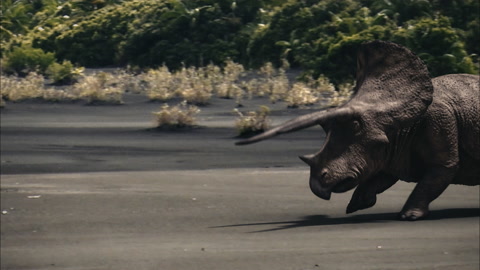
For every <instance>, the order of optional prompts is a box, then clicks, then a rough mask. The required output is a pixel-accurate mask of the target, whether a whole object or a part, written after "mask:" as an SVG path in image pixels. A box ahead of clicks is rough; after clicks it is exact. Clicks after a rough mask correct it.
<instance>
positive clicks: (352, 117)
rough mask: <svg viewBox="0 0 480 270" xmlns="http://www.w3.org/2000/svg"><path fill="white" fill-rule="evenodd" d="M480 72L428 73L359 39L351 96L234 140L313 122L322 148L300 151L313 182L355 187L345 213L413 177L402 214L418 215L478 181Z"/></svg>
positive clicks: (326, 188) (323, 189) (326, 189)
mask: <svg viewBox="0 0 480 270" xmlns="http://www.w3.org/2000/svg"><path fill="white" fill-rule="evenodd" d="M479 84H480V77H479V76H476V75H467V74H451V75H444V76H441V77H437V78H433V79H431V78H430V75H429V72H428V70H427V68H426V66H425V65H424V63H423V62H422V61H421V60H420V59H419V58H418V57H417V56H416V55H415V54H413V53H412V52H411V51H409V50H408V49H406V48H404V47H402V46H400V45H397V44H394V43H390V42H385V41H372V42H368V43H364V44H362V45H361V47H360V50H359V53H358V56H357V74H356V86H355V88H354V95H353V98H352V99H351V100H350V101H349V102H347V103H346V104H344V105H343V106H340V107H337V108H330V109H327V110H322V111H317V112H314V113H310V114H307V115H303V116H300V117H297V118H295V119H293V120H290V121H288V122H286V123H284V124H281V125H280V126H278V127H275V128H273V129H270V130H268V131H266V132H264V133H262V134H259V135H256V136H254V137H251V138H249V139H246V140H243V141H239V142H237V144H238V145H242V144H249V143H254V142H258V141H261V140H264V139H267V138H270V137H273V136H276V135H279V134H282V133H287V132H293V131H297V130H300V129H304V128H308V127H311V126H314V125H317V124H319V125H321V126H322V127H323V129H324V130H325V131H326V134H327V136H326V140H325V144H324V146H323V148H322V149H321V150H320V151H319V152H318V153H316V154H313V155H306V156H301V157H300V158H301V159H302V160H303V161H304V162H305V163H307V164H308V165H309V166H310V189H311V190H312V192H313V193H314V194H315V195H317V196H318V197H320V198H322V199H325V200H329V199H330V196H331V193H332V192H335V193H340V192H346V191H348V190H351V189H353V188H355V187H356V189H355V191H354V192H353V195H352V198H351V200H350V203H349V204H348V206H347V213H352V212H355V211H357V210H361V209H365V208H369V207H372V206H373V205H374V204H375V203H376V200H377V194H379V193H382V192H383V191H385V190H387V189H388V188H390V187H391V186H392V185H393V184H395V183H396V182H397V181H398V180H400V179H401V180H403V181H407V182H416V183H417V185H416V186H415V188H414V190H413V192H412V193H411V194H410V196H409V198H408V200H407V201H406V203H405V205H404V207H403V209H402V210H401V211H400V213H399V218H400V219H402V220H417V219H419V218H423V217H425V216H426V215H427V214H428V212H429V204H430V203H431V202H432V201H433V200H435V199H436V198H437V197H438V196H439V195H440V194H441V193H442V192H443V191H444V190H445V189H446V188H447V187H448V185H450V184H463V185H470V186H474V185H479V184H480V90H479Z"/></svg>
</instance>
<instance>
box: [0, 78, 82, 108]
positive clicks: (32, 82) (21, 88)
mask: <svg viewBox="0 0 480 270" xmlns="http://www.w3.org/2000/svg"><path fill="white" fill-rule="evenodd" d="M0 79H1V81H2V89H1V97H2V101H3V103H4V105H3V106H5V100H7V101H12V102H20V101H24V100H43V101H48V102H62V101H72V100H76V99H77V97H76V96H75V95H73V94H71V93H69V92H67V91H65V90H56V89H53V88H46V87H45V78H44V77H43V76H42V75H39V74H37V73H34V72H31V73H29V74H28V75H27V77H25V78H19V77H12V76H3V75H2V76H1V78H0Z"/></svg>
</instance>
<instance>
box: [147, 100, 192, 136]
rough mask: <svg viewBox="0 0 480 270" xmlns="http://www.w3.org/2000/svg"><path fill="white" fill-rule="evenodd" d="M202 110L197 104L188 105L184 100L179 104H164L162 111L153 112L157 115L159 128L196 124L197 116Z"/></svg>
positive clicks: (175, 127)
mask: <svg viewBox="0 0 480 270" xmlns="http://www.w3.org/2000/svg"><path fill="white" fill-rule="evenodd" d="M199 112H200V109H198V107H197V106H194V105H188V104H187V101H183V102H181V103H180V104H178V105H175V106H173V107H170V106H169V105H168V104H164V105H162V107H161V108H160V111H157V112H152V114H153V115H154V117H155V122H156V124H157V128H161V129H164V128H166V129H178V128H187V127H193V126H194V125H195V124H196V119H195V116H196V115H197V114H198V113H199Z"/></svg>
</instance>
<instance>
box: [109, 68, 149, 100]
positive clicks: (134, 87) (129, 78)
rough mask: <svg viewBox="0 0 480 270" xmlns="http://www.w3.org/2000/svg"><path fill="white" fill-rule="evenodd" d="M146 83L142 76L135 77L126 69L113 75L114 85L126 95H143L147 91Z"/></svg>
mask: <svg viewBox="0 0 480 270" xmlns="http://www.w3.org/2000/svg"><path fill="white" fill-rule="evenodd" d="M144 84H145V81H144V80H143V77H142V76H138V75H135V74H133V73H131V72H129V71H128V69H127V70H124V69H120V70H117V71H116V72H115V73H114V74H113V79H112V85H114V86H116V87H118V88H120V89H122V90H123V92H124V93H134V94H141V93H143V92H144V91H145V90H144V88H145V86H144Z"/></svg>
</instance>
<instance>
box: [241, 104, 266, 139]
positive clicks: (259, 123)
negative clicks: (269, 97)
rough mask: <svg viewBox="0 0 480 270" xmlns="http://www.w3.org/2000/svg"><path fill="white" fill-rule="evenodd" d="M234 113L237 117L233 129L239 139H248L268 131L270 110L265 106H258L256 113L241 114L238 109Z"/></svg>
mask: <svg viewBox="0 0 480 270" xmlns="http://www.w3.org/2000/svg"><path fill="white" fill-rule="evenodd" d="M234 112H235V113H237V115H238V116H239V117H238V119H237V120H236V122H235V128H236V129H237V132H238V134H239V136H240V137H248V136H252V135H255V134H258V133H261V132H263V131H265V130H267V129H268V127H269V125H270V119H269V117H268V115H269V114H270V108H268V107H267V106H260V108H259V110H257V111H249V112H247V113H246V114H243V113H242V112H240V111H239V110H238V109H234Z"/></svg>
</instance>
